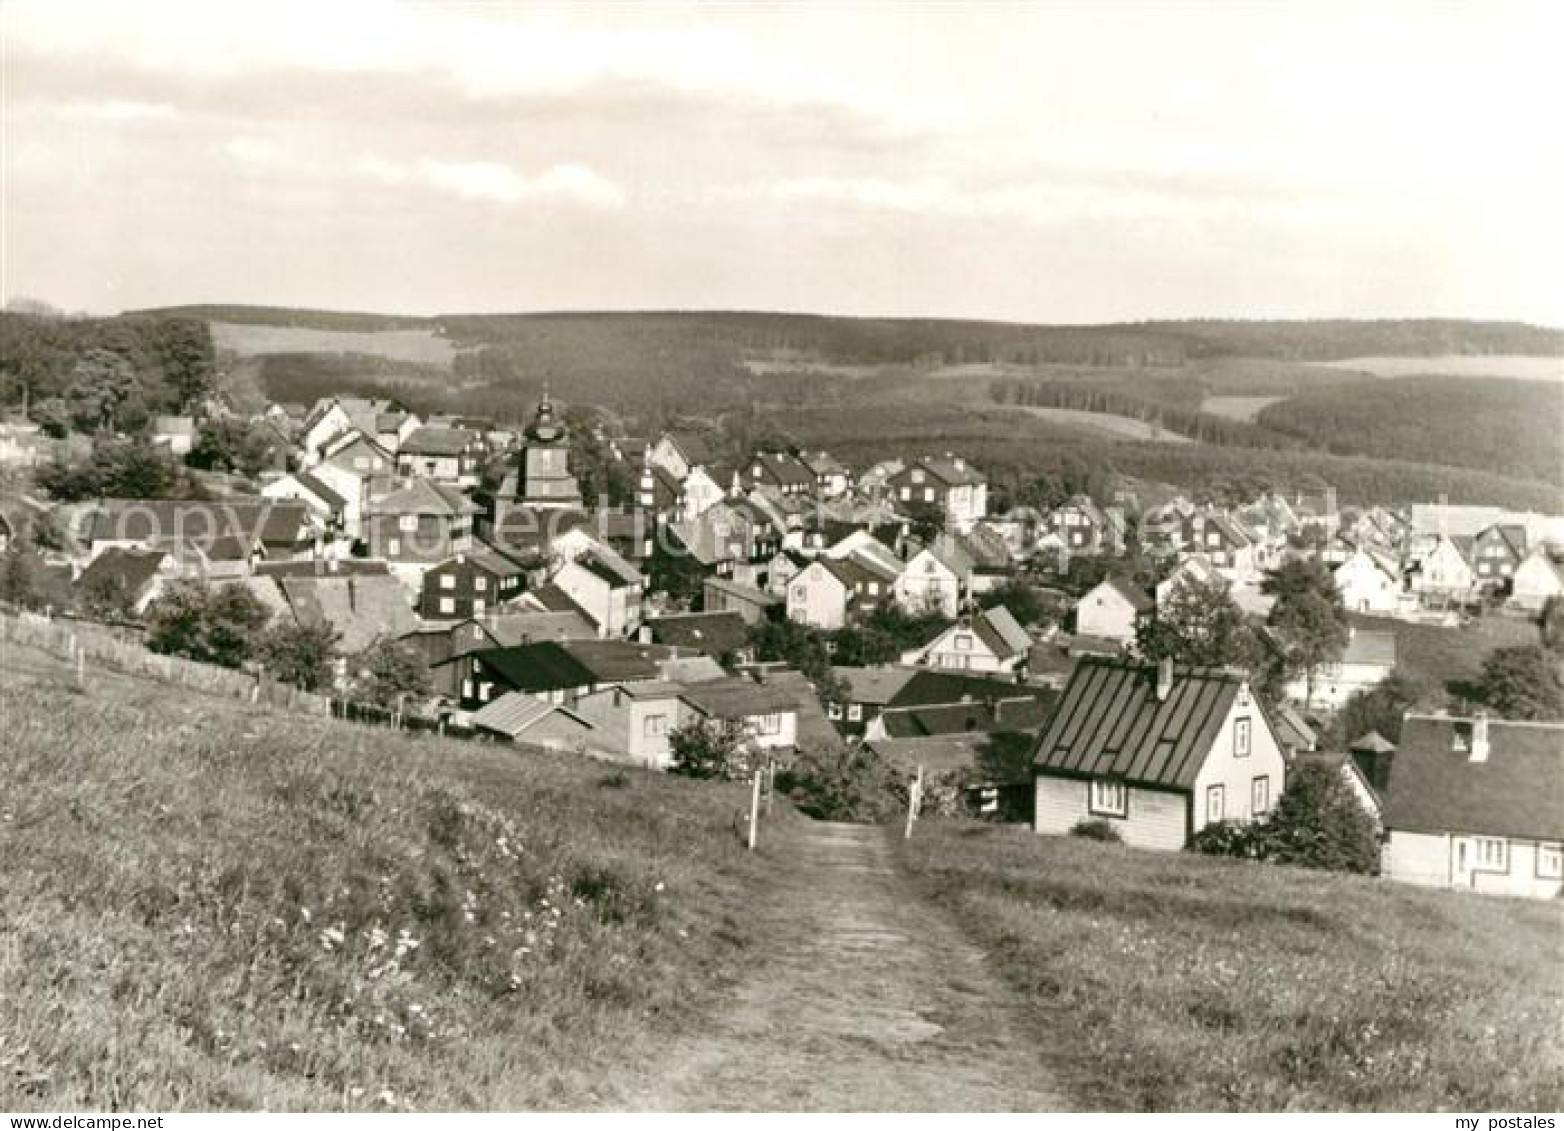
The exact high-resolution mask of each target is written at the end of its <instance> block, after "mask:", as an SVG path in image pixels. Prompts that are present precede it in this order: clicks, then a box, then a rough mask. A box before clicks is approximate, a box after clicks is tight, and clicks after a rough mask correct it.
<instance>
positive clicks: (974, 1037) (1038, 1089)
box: [622, 823, 1075, 1111]
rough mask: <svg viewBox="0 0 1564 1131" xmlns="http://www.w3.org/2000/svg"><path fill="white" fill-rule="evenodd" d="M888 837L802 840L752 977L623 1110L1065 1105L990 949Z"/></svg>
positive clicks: (837, 829)
mask: <svg viewBox="0 0 1564 1131" xmlns="http://www.w3.org/2000/svg"><path fill="white" fill-rule="evenodd" d="M890 835H891V834H889V833H888V832H887V831H886V830H884V829H880V828H873V827H865V826H859V825H835V824H826V823H821V824H817V825H812V826H810V827H808V828H806V829H804V830H802V831H801V832H800V833H799V834H798V836H799V847H798V849H797V854H796V856H795V857H794V858H793V861H792V865H793V866H792V867H790V868H789V869H788V874H787V875H786V877H784V878H782V882H781V883H780V885H779V888H780V890H779V891H778V892H777V893H776V896H775V899H774V900H773V901H772V902H771V903H770V905H769V906H766V907H762V908H759V909H758V914H759V915H760V920H761V921H760V927H761V938H762V939H763V940H765V941H764V942H763V943H762V944H761V946H760V948H759V950H760V951H761V953H760V954H759V955H758V956H757V964H756V967H755V969H754V971H753V973H752V975H751V976H750V978H749V979H748V980H747V981H746V982H745V983H744V984H742V985H741V986H739V987H738V988H737V990H736V991H735V992H734V996H733V998H732V1000H731V1002H730V1004H729V1005H728V1007H727V1008H726V1009H725V1010H724V1011H723V1012H722V1013H721V1014H720V1015H719V1016H718V1017H717V1018H716V1019H715V1021H714V1022H713V1023H712V1024H711V1025H709V1026H708V1027H707V1028H706V1029H705V1030H704V1031H702V1032H700V1033H692V1034H690V1035H689V1036H687V1037H685V1038H684V1039H682V1040H681V1041H680V1042H679V1043H677V1044H676V1045H674V1046H673V1047H672V1048H670V1049H668V1050H667V1052H666V1053H665V1055H663V1056H662V1057H660V1058H659V1061H658V1067H657V1070H656V1072H657V1074H656V1075H655V1076H654V1077H653V1078H650V1079H648V1080H647V1081H645V1083H644V1084H643V1085H642V1086H641V1087H640V1088H639V1089H636V1090H634V1091H632V1094H631V1095H630V1096H628V1097H627V1098H626V1099H625V1100H624V1101H623V1104H622V1106H624V1107H626V1108H630V1109H635V1110H663V1111H667V1110H674V1111H712V1110H741V1111H742V1110H749V1111H800V1110H806V1111H807V1110H814V1111H855V1110H856V1111H892V1110H912V1111H963V1110H973V1111H1051V1110H1060V1109H1070V1108H1072V1107H1073V1106H1075V1105H1074V1104H1072V1101H1071V1100H1069V1099H1067V1098H1066V1097H1064V1096H1063V1095H1061V1094H1060V1093H1059V1092H1057V1091H1056V1090H1055V1085H1054V1081H1053V1080H1052V1079H1051V1077H1050V1074H1049V1070H1048V1068H1047V1067H1046V1066H1045V1064H1044V1063H1043V1061H1042V1058H1041V1057H1040V1056H1039V1055H1038V1049H1039V1045H1038V1040H1037V1037H1036V1036H1035V1034H1034V1035H1032V1036H1025V1035H1022V1034H1021V1033H1020V1031H1019V1024H1018V1021H1017V1019H1016V1018H1015V1017H1014V1015H1013V1011H1014V1008H1015V1006H1014V1004H1013V995H1011V994H1010V992H1009V991H1007V990H1006V989H1005V988H1004V987H1002V986H1001V985H1000V984H999V983H998V981H997V980H996V979H995V977H994V976H993V975H992V974H991V973H990V972H989V971H988V970H987V969H986V968H985V967H984V965H983V959H982V955H981V953H980V952H979V951H978V950H977V949H975V948H974V947H973V946H971V945H970V944H969V943H968V942H967V941H966V940H965V939H964V938H963V937H962V935H961V933H960V932H959V931H958V930H957V928H956V927H955V926H954V925H953V924H951V923H950V922H948V921H947V920H946V919H945V918H944V917H943V916H942V915H940V914H939V913H938V912H936V911H934V910H932V909H931V908H930V907H929V905H928V904H927V903H926V902H924V901H923V900H921V899H920V898H919V897H918V896H917V894H916V893H915V892H914V891H913V890H911V885H910V882H909V881H908V880H907V879H906V878H905V877H903V876H901V875H899V874H898V873H897V872H896V871H895V870H894V866H893V861H892V858H891V852H892V848H891V842H890V841H889V840H888V837H889V836H890Z"/></svg>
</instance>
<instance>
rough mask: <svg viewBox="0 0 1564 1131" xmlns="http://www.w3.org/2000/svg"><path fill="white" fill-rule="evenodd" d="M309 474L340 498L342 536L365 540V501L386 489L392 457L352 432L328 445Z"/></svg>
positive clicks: (357, 433) (389, 482) (381, 448)
mask: <svg viewBox="0 0 1564 1131" xmlns="http://www.w3.org/2000/svg"><path fill="white" fill-rule="evenodd" d="M309 472H310V474H311V475H313V476H314V477H315V478H316V479H319V480H320V481H321V482H322V483H324V484H325V485H326V486H327V487H330V488H331V489H332V490H333V491H335V492H336V493H337V494H338V495H339V496H341V498H342V500H343V507H342V532H343V534H345V535H346V536H347V537H349V538H351V539H353V540H354V541H355V542H357V541H360V540H362V539H363V538H364V537H365V536H366V528H365V525H364V517H365V515H366V514H367V513H368V510H369V500H370V499H371V498H372V497H373V496H374V495H377V494H384V493H385V492H386V491H387V490H389V489H390V484H391V482H392V477H393V475H394V474H395V472H396V457H395V456H393V455H392V454H391V453H390V452H388V451H386V449H385V448H383V447H381V446H380V444H378V443H376V442H375V441H374V440H372V439H370V438H369V437H368V436H365V435H364V434H363V433H362V432H358V431H356V430H355V431H350V432H347V433H345V434H343V435H341V436H339V437H337V438H336V439H335V440H333V441H331V443H329V444H328V445H327V446H326V447H325V448H324V449H323V450H322V452H321V458H320V459H319V460H318V461H317V462H316V463H315V464H314V465H313V466H311V467H310V469H309Z"/></svg>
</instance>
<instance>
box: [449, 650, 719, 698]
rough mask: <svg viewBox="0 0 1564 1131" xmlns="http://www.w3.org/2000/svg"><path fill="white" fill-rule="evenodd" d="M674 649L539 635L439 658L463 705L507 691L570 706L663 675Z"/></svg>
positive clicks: (496, 696) (497, 696) (659, 677)
mask: <svg viewBox="0 0 1564 1131" xmlns="http://www.w3.org/2000/svg"><path fill="white" fill-rule="evenodd" d="M672 655H673V652H672V649H669V648H664V647H661V646H659V645H655V644H639V643H636V642H634V641H630V640H539V641H536V642H534V643H531V644H521V645H516V646H513V647H508V648H485V649H480V650H478V651H474V652H466V653H463V654H460V655H455V656H452V657H451V658H450V659H449V660H446V661H444V662H443V663H444V664H450V665H455V668H456V672H457V676H458V679H457V686H458V688H459V695H460V698H461V702H462V706H463V707H465V708H468V709H472V710H476V709H478V708H480V707H482V706H483V705H484V704H485V703H489V702H492V701H493V700H495V699H497V698H499V697H500V696H501V695H503V694H505V693H506V692H507V691H523V692H526V693H527V694H528V695H535V696H538V697H540V698H543V699H545V700H547V701H548V702H550V703H563V704H564V705H566V706H574V705H575V703H576V700H577V699H579V698H580V697H581V696H583V695H585V694H587V693H589V692H591V691H593V690H595V689H597V688H599V687H603V686H606V685H609V684H616V683H623V682H625V681H626V680H646V679H661V678H664V676H663V668H664V665H665V664H666V663H667V662H668V661H669V660H670V659H671V658H672ZM436 666H443V665H436ZM718 674H719V675H720V674H721V670H720V669H718Z"/></svg>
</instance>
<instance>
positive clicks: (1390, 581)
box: [1331, 549, 1401, 615]
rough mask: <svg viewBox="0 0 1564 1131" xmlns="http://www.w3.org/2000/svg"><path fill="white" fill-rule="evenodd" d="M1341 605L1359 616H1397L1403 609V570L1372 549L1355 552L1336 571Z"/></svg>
mask: <svg viewBox="0 0 1564 1131" xmlns="http://www.w3.org/2000/svg"><path fill="white" fill-rule="evenodd" d="M1331 576H1332V577H1334V578H1335V581H1336V588H1337V590H1338V591H1339V592H1340V593H1341V603H1342V604H1343V605H1344V606H1346V607H1347V608H1349V609H1351V610H1352V611H1353V612H1358V613H1377V614H1381V615H1383V614H1387V613H1394V612H1395V611H1396V610H1397V609H1399V608H1400V607H1401V571H1400V569H1398V568H1397V566H1396V563H1395V562H1393V561H1391V560H1390V559H1389V558H1387V557H1384V556H1383V555H1381V554H1379V553H1376V552H1374V551H1372V550H1362V549H1359V550H1354V551H1353V552H1352V556H1351V557H1349V558H1348V559H1347V560H1346V561H1344V562H1342V563H1341V564H1340V565H1339V566H1337V567H1336V569H1335V570H1334V571H1333V573H1332V575H1331Z"/></svg>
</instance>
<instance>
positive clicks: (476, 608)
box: [472, 597, 484, 617]
mask: <svg viewBox="0 0 1564 1131" xmlns="http://www.w3.org/2000/svg"><path fill="white" fill-rule="evenodd" d="M483 608H484V606H483V598H482V597H474V598H473V602H472V615H473V616H475V617H476V616H482V615H483Z"/></svg>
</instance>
